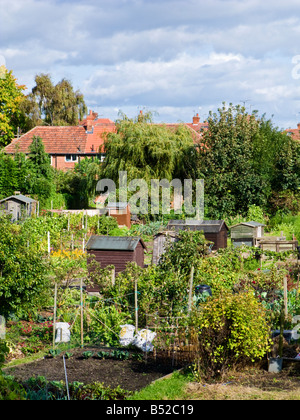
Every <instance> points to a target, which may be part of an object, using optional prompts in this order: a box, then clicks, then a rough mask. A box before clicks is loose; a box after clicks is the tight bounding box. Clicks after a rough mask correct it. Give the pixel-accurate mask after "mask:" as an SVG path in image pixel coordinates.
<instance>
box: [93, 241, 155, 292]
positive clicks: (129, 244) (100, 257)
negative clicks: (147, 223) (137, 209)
mask: <svg viewBox="0 0 300 420" xmlns="http://www.w3.org/2000/svg"><path fill="white" fill-rule="evenodd" d="M86 250H87V253H88V255H94V256H95V260H96V261H97V262H99V263H100V264H101V267H102V268H105V267H107V266H108V265H113V266H114V267H115V274H116V275H117V274H118V273H120V272H122V271H124V270H125V268H126V264H127V263H129V262H135V263H136V264H137V265H139V266H140V267H144V253H145V251H146V250H147V248H146V245H145V244H144V242H143V240H142V239H141V238H139V237H133V236H99V235H92V236H91V237H90V239H89V241H88V243H87V245H86ZM87 289H88V290H89V291H91V290H90V288H87ZM93 291H98V290H94V289H93Z"/></svg>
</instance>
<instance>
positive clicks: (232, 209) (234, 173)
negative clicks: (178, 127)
mask: <svg viewBox="0 0 300 420" xmlns="http://www.w3.org/2000/svg"><path fill="white" fill-rule="evenodd" d="M208 126H209V129H208V131H206V132H205V133H204V134H203V146H202V147H201V150H200V151H199V159H198V170H199V173H198V176H200V177H203V179H204V191H205V203H206V207H207V208H208V212H209V216H210V217H213V218H219V217H222V216H224V215H234V214H236V213H238V212H239V213H245V212H246V211H247V209H248V207H249V205H251V204H257V203H260V204H261V203H262V201H263V200H264V194H263V191H264V183H263V182H262V178H261V177H260V175H259V174H258V173H257V171H256V170H255V168H254V165H253V138H254V137H255V136H256V135H257V133H258V132H259V121H258V119H257V117H256V115H255V114H252V115H248V114H247V113H246V111H245V108H243V107H240V106H233V105H232V104H230V105H229V107H227V106H226V104H225V103H224V104H223V107H222V108H220V109H219V110H218V113H210V115H209V118H208Z"/></svg>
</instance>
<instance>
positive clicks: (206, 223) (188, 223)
mask: <svg viewBox="0 0 300 420" xmlns="http://www.w3.org/2000/svg"><path fill="white" fill-rule="evenodd" d="M175 226H178V227H179V228H187V229H188V228H189V227H190V228H191V229H195V227H196V229H197V230H203V232H204V233H217V232H220V230H221V229H222V228H223V226H224V227H225V228H226V229H227V230H228V227H227V225H226V223H225V221H224V220H193V219H191V220H170V221H169V223H168V226H167V228H168V229H170V228H172V227H175Z"/></svg>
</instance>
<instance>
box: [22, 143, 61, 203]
mask: <svg viewBox="0 0 300 420" xmlns="http://www.w3.org/2000/svg"><path fill="white" fill-rule="evenodd" d="M26 172H27V177H26V187H25V188H26V190H27V193H29V194H36V195H38V197H39V200H40V201H41V202H42V204H44V202H45V200H47V198H49V197H50V195H51V194H52V193H53V192H54V189H55V185H54V183H53V176H54V171H53V168H52V167H51V162H50V157H49V155H48V154H47V153H46V152H45V147H44V144H43V140H42V139H41V137H39V136H33V139H32V143H31V145H30V146H29V158H28V159H27V161H26Z"/></svg>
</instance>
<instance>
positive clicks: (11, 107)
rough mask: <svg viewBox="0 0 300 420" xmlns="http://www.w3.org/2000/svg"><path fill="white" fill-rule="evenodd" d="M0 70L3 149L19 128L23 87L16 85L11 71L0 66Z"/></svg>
mask: <svg viewBox="0 0 300 420" xmlns="http://www.w3.org/2000/svg"><path fill="white" fill-rule="evenodd" d="M0 70H1V73H0V138H1V142H0V146H2V147H3V146H6V145H7V144H9V143H10V142H11V140H12V139H13V138H14V136H15V135H16V134H17V128H18V127H19V126H20V123H21V119H22V114H21V111H20V103H21V101H22V98H23V96H24V94H23V90H25V86H22V85H18V83H17V79H16V78H15V77H14V76H13V74H12V71H8V70H7V69H5V68H3V67H2V66H1V69H0Z"/></svg>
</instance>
